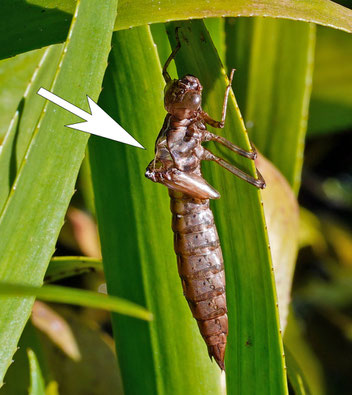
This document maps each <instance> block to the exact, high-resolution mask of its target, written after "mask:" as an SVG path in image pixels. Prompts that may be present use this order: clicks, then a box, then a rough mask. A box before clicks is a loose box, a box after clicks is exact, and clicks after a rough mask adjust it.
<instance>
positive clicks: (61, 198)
mask: <svg viewBox="0 0 352 395" xmlns="http://www.w3.org/2000/svg"><path fill="white" fill-rule="evenodd" d="M77 7H78V8H77V16H76V17H75V18H74V20H73V23H72V26H71V30H70V34H69V38H68V41H67V42H66V45H65V47H64V50H63V53H62V57H61V60H60V63H59V66H58V68H57V71H56V76H55V80H54V84H53V86H52V87H51V88H50V90H52V91H53V92H54V93H55V94H57V95H59V96H62V97H64V98H65V99H66V100H68V101H70V102H72V103H74V104H75V105H78V106H82V105H84V106H85V107H87V104H86V94H89V96H90V97H92V98H93V99H96V98H97V97H98V94H99V92H100V87H101V81H102V78H103V74H104V71H105V68H106V60H107V56H108V52H109V50H110V40H111V33H112V25H113V21H114V19H115V10H116V0H111V1H109V2H104V5H102V4H101V2H99V1H98V0H94V1H92V0H82V1H80V2H78V3H77ZM97 7H99V12H98V13H97V12H96V10H97ZM97 48H99V50H97ZM82 54H84V56H82ZM73 120H74V119H72V116H71V115H70V114H68V113H66V112H65V111H64V110H61V109H59V108H58V107H56V106H55V105H53V104H51V103H49V104H47V105H45V107H44V110H43V112H42V113H41V115H40V118H39V121H38V124H37V127H36V130H35V133H34V135H33V138H32V140H31V142H30V144H29V147H28V150H27V152H26V155H25V158H24V160H23V162H22V164H21V167H20V169H19V172H18V175H17V178H16V180H15V183H14V185H13V187H12V190H11V193H10V195H9V198H8V200H7V202H6V205H5V208H4V210H3V212H2V214H1V218H0V235H1V236H0V256H1V264H0V279H1V280H2V281H4V282H8V283H20V284H23V283H25V284H27V285H30V286H40V285H41V283H42V280H43V277H44V274H45V271H46V268H47V266H48V263H49V260H50V258H51V256H52V254H53V251H54V247H55V243H56V240H57V237H58V234H59V231H60V228H61V226H62V224H63V220H64V215H65V211H66V209H67V206H68V204H69V201H70V198H71V196H72V194H73V191H74V183H75V180H76V177H77V173H78V169H79V166H80V164H81V162H82V159H83V156H84V150H85V146H86V143H87V139H88V136H87V135H85V134H82V133H78V132H77V131H71V130H68V129H67V128H65V127H64V126H63V125H65V124H68V123H72V121H73ZM33 301H34V298H33V297H26V298H5V299H4V300H3V301H2V305H1V311H0V343H1V345H2V347H1V350H0V382H2V380H3V377H4V374H5V372H6V369H7V367H8V365H9V363H10V362H11V359H12V355H13V353H14V352H15V350H16V345H17V342H18V339H19V337H20V334H21V332H22V330H23V327H24V325H25V323H26V321H27V319H28V317H29V315H30V311H31V307H32V304H33Z"/></svg>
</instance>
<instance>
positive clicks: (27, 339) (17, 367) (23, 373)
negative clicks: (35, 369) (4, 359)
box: [0, 321, 48, 395]
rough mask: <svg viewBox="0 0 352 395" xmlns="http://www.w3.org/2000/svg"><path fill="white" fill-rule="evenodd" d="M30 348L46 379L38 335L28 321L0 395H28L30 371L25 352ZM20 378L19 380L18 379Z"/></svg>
mask: <svg viewBox="0 0 352 395" xmlns="http://www.w3.org/2000/svg"><path fill="white" fill-rule="evenodd" d="M28 348H30V349H31V350H33V352H34V353H35V355H36V357H37V359H38V361H39V365H40V368H41V371H42V374H43V376H44V379H47V378H48V367H47V364H46V361H45V360H44V357H43V352H42V351H43V350H42V346H41V343H40V340H39V338H38V333H37V331H36V330H35V328H34V327H33V326H32V324H31V322H30V321H28V322H27V324H26V326H25V328H24V331H23V332H22V335H21V339H20V341H19V343H18V349H17V351H16V354H15V355H14V358H13V359H14V360H13V363H12V364H11V366H10V367H9V370H8V371H7V373H6V376H5V380H4V381H5V385H4V386H3V387H1V390H0V393H1V395H22V394H28V389H29V380H30V369H29V360H28V355H27V350H28ZM19 378H20V379H19Z"/></svg>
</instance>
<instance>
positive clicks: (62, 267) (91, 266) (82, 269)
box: [44, 256, 103, 283]
mask: <svg viewBox="0 0 352 395" xmlns="http://www.w3.org/2000/svg"><path fill="white" fill-rule="evenodd" d="M102 270H103V267H102V264H101V259H96V258H89V257H86V256H55V257H53V258H52V259H51V261H50V264H49V266H48V269H47V271H46V273H45V277H44V281H45V282H46V283H52V282H55V281H58V280H62V279H63V278H66V277H72V276H77V275H79V274H83V273H89V272H91V271H102Z"/></svg>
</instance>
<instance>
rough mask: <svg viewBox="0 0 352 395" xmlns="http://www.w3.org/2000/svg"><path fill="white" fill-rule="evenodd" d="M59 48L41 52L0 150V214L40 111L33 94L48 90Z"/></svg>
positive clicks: (41, 103) (37, 99)
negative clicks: (40, 89) (45, 87)
mask: <svg viewBox="0 0 352 395" xmlns="http://www.w3.org/2000/svg"><path fill="white" fill-rule="evenodd" d="M61 52H62V45H55V46H52V47H50V48H48V49H47V50H46V51H45V52H43V53H41V55H42V56H41V59H39V60H38V65H37V67H36V70H35V71H34V73H33V75H32V78H31V79H30V81H29V83H28V85H27V87H26V90H25V92H24V94H23V97H22V99H21V101H20V104H19V105H18V108H17V110H16V112H15V113H14V115H13V117H12V120H11V123H10V127H9V129H8V131H7V133H6V136H5V139H4V141H3V144H2V147H1V151H0V212H1V211H2V209H3V206H4V204H5V202H6V200H7V197H8V195H9V193H10V190H11V187H12V185H13V182H14V180H15V178H16V175H17V171H18V169H19V168H20V166H21V163H22V161H23V157H24V155H25V153H26V150H27V148H28V144H29V142H30V140H31V138H32V136H33V133H34V131H35V128H36V126H37V123H38V118H39V116H40V114H41V112H42V111H43V107H44V105H45V101H44V100H43V98H41V97H40V96H38V95H37V91H38V89H39V88H40V87H41V86H47V87H49V86H50V85H51V83H52V80H53V78H54V74H55V72H56V70H57V64H58V62H59V59H60V55H61Z"/></svg>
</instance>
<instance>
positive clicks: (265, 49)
mask: <svg viewBox="0 0 352 395" xmlns="http://www.w3.org/2000/svg"><path fill="white" fill-rule="evenodd" d="M314 43H315V26H314V25H312V24H304V23H300V22H292V21H278V20H266V19H262V18H258V19H256V21H255V23H254V28H253V36H252V43H251V45H252V50H251V58H250V70H249V77H248V92H247V98H246V99H247V101H246V102H247V104H246V113H245V120H246V125H247V127H248V131H249V134H250V136H251V138H252V139H253V142H254V143H255V145H256V146H257V147H258V149H259V150H260V151H261V153H262V154H263V155H264V156H266V157H267V158H269V159H270V160H271V161H272V162H273V163H274V164H275V165H276V167H277V168H278V169H279V170H280V171H281V173H282V174H283V175H284V176H285V177H286V178H287V180H288V182H289V183H290V185H291V186H292V188H293V190H294V191H295V193H296V194H297V193H298V189H299V185H300V180H301V168H302V162H303V151H304V138H305V133H306V129H307V117H308V107H309V99H310V92H311V81H312V73H313V60H314Z"/></svg>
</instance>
